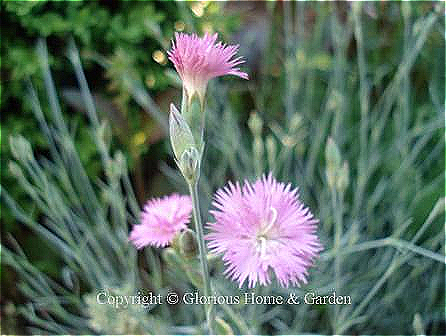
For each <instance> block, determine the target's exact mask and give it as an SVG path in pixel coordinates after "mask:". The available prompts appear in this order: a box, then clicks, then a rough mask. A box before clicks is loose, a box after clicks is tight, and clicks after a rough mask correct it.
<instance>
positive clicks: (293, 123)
mask: <svg viewBox="0 0 446 336" xmlns="http://www.w3.org/2000/svg"><path fill="white" fill-rule="evenodd" d="M1 7H2V22H1V25H2V27H1V28H2V30H1V35H2V36H1V38H2V42H1V44H2V55H1V78H2V82H1V107H2V113H1V167H2V170H1V172H2V177H1V185H2V192H3V190H7V191H8V194H9V195H10V196H11V197H12V198H13V199H14V200H16V201H17V203H19V204H20V205H21V207H22V208H23V209H26V212H27V214H28V215H29V216H30V217H32V218H33V219H34V220H36V221H38V222H42V221H44V218H45V214H44V213H43V212H42V210H41V209H40V208H39V207H38V206H36V204H35V202H34V201H33V199H32V198H31V197H30V196H29V194H28V193H27V192H26V191H25V190H24V188H23V186H22V185H20V184H18V183H17V182H16V178H15V177H14V176H13V174H11V172H10V170H9V169H8V165H9V162H10V161H11V160H12V159H13V156H12V153H11V149H10V146H9V138H10V136H12V135H17V134H21V135H23V136H24V137H26V139H27V140H28V141H29V142H30V143H31V145H32V148H33V151H34V154H35V156H36V157H49V156H50V154H51V153H50V150H49V147H48V143H47V142H46V140H45V137H44V136H43V134H42V131H41V130H40V128H39V125H38V122H37V120H36V118H35V117H34V116H33V113H32V112H31V108H32V106H31V105H32V104H31V103H30V100H29V97H28V88H29V84H30V82H32V84H33V85H34V87H35V89H36V91H37V92H38V94H39V96H40V97H41V98H42V99H41V101H42V109H43V111H44V114H45V116H46V117H47V118H50V119H51V116H50V115H49V112H48V110H49V109H50V108H51V106H50V105H51V104H50V103H49V102H47V99H46V89H45V85H44V79H45V78H44V72H43V71H42V65H41V62H40V61H39V57H40V58H41V55H40V56H39V54H38V52H36V46H37V44H38V40H39V39H41V38H43V39H44V40H45V41H46V45H47V48H48V54H49V65H50V68H51V71H52V74H53V77H54V81H55V84H56V87H57V94H58V96H59V98H60V101H61V103H62V106H63V109H62V111H63V117H64V118H65V120H66V122H67V125H68V126H69V131H70V134H71V135H72V136H73V138H74V139H75V146H76V150H77V152H78V153H79V157H80V160H81V162H82V164H83V166H84V167H85V170H86V173H87V175H88V177H89V178H90V179H91V180H92V181H93V183H96V182H98V180H101V179H103V178H104V177H105V175H106V173H105V168H104V166H103V165H102V163H101V159H100V155H99V153H98V150H97V148H96V146H95V143H94V141H93V139H92V136H91V130H90V128H89V126H88V125H89V119H88V117H87V112H86V107H85V104H84V103H83V101H82V97H81V92H80V90H79V87H78V84H77V80H76V76H75V75H74V72H73V69H72V67H71V66H70V62H69V60H68V58H67V49H68V46H69V43H70V41H74V42H75V44H76V46H77V48H78V50H79V52H80V56H81V60H82V65H83V68H84V71H85V74H86V77H87V81H88V84H89V86H90V90H91V92H92V95H93V98H94V103H95V105H96V108H97V111H98V115H99V118H100V120H101V121H105V122H106V123H107V125H108V126H109V127H108V128H107V130H106V131H104V132H105V133H106V134H105V137H106V138H107V143H109V144H110V149H111V151H112V152H115V151H122V153H123V154H124V156H125V158H126V161H127V163H128V169H129V175H130V179H131V182H132V186H133V189H134V191H135V194H136V199H137V201H138V203H139V205H140V206H141V205H142V204H143V202H144V200H146V199H148V198H150V197H152V196H159V195H164V194H167V193H170V192H172V191H175V190H179V191H181V192H186V188H185V186H184V184H182V183H181V181H180V179H179V176H178V174H177V172H176V171H175V165H174V162H173V160H172V157H171V150H170V144H169V141H168V138H167V137H166V135H167V134H166V120H167V110H168V109H167V107H168V105H169V104H170V103H171V102H175V103H176V104H177V105H178V104H179V101H180V99H181V96H180V95H181V90H180V89H181V83H180V82H179V79H178V76H177V75H176V73H175V72H174V70H173V66H172V65H171V64H170V62H169V61H168V60H167V57H166V50H167V49H168V48H169V47H170V40H171V38H172V37H173V34H174V32H175V31H184V32H198V33H200V34H201V33H203V32H218V33H219V38H220V39H221V40H223V41H225V42H227V43H236V44H240V52H239V54H240V55H243V56H244V57H245V59H246V63H245V64H244V65H243V66H242V68H243V70H244V71H246V72H248V74H249V76H250V81H249V82H247V83H246V82H241V81H238V80H237V79H233V78H224V79H219V80H215V81H213V83H211V85H210V87H209V111H211V114H210V116H208V128H209V129H208V130H207V136H208V139H209V141H208V143H207V145H208V149H207V153H206V155H207V156H206V159H205V160H206V161H205V162H208V163H207V164H206V165H205V167H204V169H205V174H204V175H205V176H204V177H203V180H204V181H203V186H202V189H203V190H204V193H207V195H210V194H211V193H212V191H215V189H216V188H218V187H220V186H222V185H223V184H224V183H225V181H227V180H228V179H243V178H254V177H256V176H259V175H260V174H261V172H263V171H267V170H272V171H274V173H275V174H276V176H277V177H278V178H279V179H282V180H284V181H292V182H293V183H295V184H296V185H299V186H300V188H301V192H302V194H303V196H304V199H305V202H307V203H308V204H309V205H310V207H311V208H313V209H315V211H316V213H317V215H318V217H319V218H321V226H322V228H321V230H322V231H323V233H322V236H323V240H325V241H324V244H325V246H327V247H329V248H331V240H332V237H333V235H334V231H335V229H334V226H335V224H334V223H335V222H336V221H337V219H336V218H335V217H336V216H337V214H333V211H334V210H333V209H332V206H333V207H334V208H337V207H339V204H337V203H336V202H340V204H342V206H343V209H344V211H342V210H341V214H340V216H341V217H345V220H344V221H343V223H344V224H343V225H344V228H345V230H344V233H345V240H343V242H342V244H344V246H349V244H350V243H351V244H354V243H356V242H358V241H367V240H368V239H372V238H373V239H380V238H384V237H387V236H395V235H396V232H399V233H398V234H401V237H402V238H405V239H406V240H410V239H411V237H413V236H414V235H415V234H416V233H417V232H419V231H418V230H419V229H420V227H422V226H423V223H425V222H426V218H427V217H428V216H429V214H431V211H432V209H433V208H434V205H435V204H437V203H436V202H437V201H438V200H439V199H440V197H443V196H444V186H445V183H444V159H445V154H444V102H445V97H444V93H445V85H444V83H445V56H444V50H445V36H444V28H445V27H444V4H443V3H442V2H427V1H426V2H410V3H399V2H365V3H364V4H362V5H353V4H351V3H347V2H336V3H328V2H320V3H317V2H307V3H304V4H295V3H290V2H285V3H284V2H280V1H279V2H275V1H265V2H260V1H259V2H258V1H256V2H235V1H228V2H213V1H203V2H189V1H185V2H173V1H158V2H157V1H153V2H149V1H122V2H107V1H96V2H92V1H70V2H51V1H30V2H25V1H3V2H2V3H1ZM222 13H224V15H222ZM423 34H424V35H423ZM364 111H365V112H364ZM254 112H255V113H254ZM212 113H214V114H212ZM364 114H365V115H367V114H368V117H367V118H368V123H367V125H366V126H364V128H365V129H363V128H362V127H363V126H361V125H364V124H363V123H362V122H363V120H364V119H363V117H364ZM329 136H330V137H332V138H333V139H334V140H335V142H336V143H337V145H338V147H339V148H340V152H341V153H342V160H345V161H346V162H348V165H349V171H348V172H347V175H348V176H349V182H348V185H347V186H346V187H345V188H344V190H341V192H339V190H338V191H333V190H330V186H329V185H328V184H327V178H326V169H325V168H326V167H325V166H326V158H325V156H324V154H325V147H326V146H325V144H326V141H327V138H328V137H329ZM221 157H223V159H222V160H221V161H220V162H217V161H219V160H217V159H220V158H221ZM370 167H372V168H371V169H369V168H370ZM341 189H342V188H341ZM333 192H335V193H336V192H339V195H338V196H334V197H333ZM415 195H416V196H415ZM440 200H441V199H440ZM332 201H333V202H335V203H333V204H332V203H330V202H332ZM443 203H444V201H443ZM203 204H204V206H203V207H204V208H205V209H207V208H208V206H209V204H210V198H209V197H207V198H206V197H205V199H204V202H203ZM440 217H441V216H440ZM409 219H410V223H408V224H407V226H405V227H404V229H403V228H401V227H402V225H403V223H407V221H408V220H409ZM1 221H2V228H1V235H2V244H3V245H5V246H8V247H13V246H15V243H12V240H14V241H16V242H17V243H18V244H19V245H20V246H21V247H22V249H23V251H24V252H25V253H26V255H27V256H28V258H29V260H30V261H31V263H32V264H33V265H34V266H36V267H37V269H38V270H39V271H41V272H43V273H45V274H47V275H49V276H50V277H52V278H54V279H56V281H62V280H61V279H62V277H63V276H62V274H61V272H60V269H61V267H62V266H63V265H64V261H63V258H61V257H60V256H59V253H58V251H57V250H55V249H53V248H42V247H43V246H48V243H47V242H46V241H45V240H44V239H42V238H41V237H40V236H38V235H36V234H35V233H34V232H33V231H32V230H30V229H29V228H28V227H25V226H22V225H20V224H19V222H18V221H17V219H16V218H15V217H14V215H13V213H12V212H11V211H10V209H9V207H6V206H4V203H3V202H2V209H1ZM130 224H132V223H130ZM399 228H400V229H399ZM399 230H400V231H401V232H400V231H399ZM442 230H443V231H442ZM441 232H443V235H441ZM11 237H14V238H13V239H12V240H11V239H10V238H11ZM358 237H360V238H358ZM438 237H441V238H440V240H438ZM420 240H421V242H420V244H423V243H424V244H425V246H426V248H427V249H430V250H434V251H437V252H438V253H443V254H444V218H443V217H441V218H435V220H434V221H433V224H432V225H430V227H429V229H428V230H424V229H423V234H422V235H421V236H420ZM329 248H328V252H330V251H331V250H330V249H329ZM336 251H337V250H336ZM328 252H327V253H328ZM157 253H158V252H155V254H156V255H158V254H157ZM328 254H329V253H328ZM328 254H327V255H328ZM372 255H373V254H372ZM327 258H328V257H327ZM357 258H358V259H357V260H353V259H354V258H352V260H351V261H349V262H351V265H349V266H347V265H346V266H345V271H346V273H347V274H350V273H351V274H356V273H355V272H358V269H359V266H358V265H356V264H355V263H361V260H363V259H361V258H359V257H357ZM374 258H375V259H372V260H378V259H380V258H383V260H386V259H385V258H389V260H390V258H391V257H390V254H389V255H379V254H376V255H374ZM158 259H159V256H158ZM349 262H346V264H348V263H349ZM418 262H420V261H419V260H418V259H416V260H415V259H414V261H413V263H415V264H416V263H418ZM420 263H422V262H420ZM371 264H372V265H374V266H375V267H376V269H381V267H384V266H382V265H378V263H377V264H374V263H373V262H371ZM409 264H410V263H409ZM355 265H356V266H355ZM387 266H388V265H387ZM405 266H407V265H405ZM405 266H404V267H405ZM412 266H413V268H410V267H409V266H408V269H407V273H410V274H412V275H413V277H414V278H416V279H417V280H416V281H421V282H423V280H420V279H419V278H417V277H418V276H419V273H420V272H421V273H423V272H426V273H425V274H427V278H428V279H429V278H430V277H431V276H435V277H438V274H441V268H440V267H439V266H438V265H436V264H434V265H433V266H432V269H431V268H429V269H427V270H422V269H421V268H416V267H415V266H414V265H412ZM324 267H325V266H323V267H322V266H321V267H320V269H319V270H320V271H321V272H322V270H323V269H324ZM426 267H427V266H426ZM429 267H430V266H429ZM442 267H443V268H442V269H443V276H444V265H443V266H442ZM1 272H2V275H1V276H2V297H1V309H2V310H1V314H2V315H1V317H2V332H5V333H21V332H23V331H24V330H25V329H24V328H25V325H27V324H28V323H29V322H26V320H25V319H24V318H23V316H22V315H20V314H18V311H17V307H18V306H19V305H20V304H22V303H25V302H28V298H27V296H26V295H23V292H21V291H20V290H19V288H18V286H17V283H18V281H19V278H20V277H19V276H18V274H17V272H16V271H15V270H14V269H13V268H11V267H4V266H3V265H2V269H1ZM411 272H412V273H411ZM377 273H379V272H378V271H377ZM414 273H416V274H414ZM327 274H331V273H329V272H328V273H327ZM359 274H361V272H359ZM402 274H405V273H404V272H403V273H402ZM327 276H328V275H327ZM314 277H315V278H316V277H317V275H315V276H314ZM440 277H442V276H441V275H440ZM376 279H379V278H376ZM376 279H375V278H373V279H365V280H364V279H363V280H364V282H363V287H361V288H360V290H359V291H358V293H361V295H365V294H364V292H367V291H368V290H370V288H372V284H373V283H375V282H376V281H377V280H376ZM436 279H437V280H438V278H436ZM400 280H401V279H400ZM327 281H328V280H327ZM345 281H346V282H348V280H347V279H346V280H345ZM416 281H415V280H414V282H410V283H407V284H406V283H404V285H401V286H400V287H398V285H397V283H398V279H395V281H394V282H395V283H394V284H393V285H394V286H395V288H397V289H398V290H399V291H404V290H407V289H408V288H412V289H413V288H417V286H421V285H419V284H418V285H417V284H416ZM401 283H402V282H401ZM366 284H369V285H368V287H367V285H366ZM314 286H316V284H314ZM321 286H330V284H329V283H328V282H325V283H324V282H323V281H321ZM432 286H433V285H432ZM358 287H359V286H358ZM389 288H393V287H392V286H390V285H389ZM423 288H424V287H423ZM426 288H428V289H426V291H429V290H431V292H430V293H431V294H430V295H431V296H429V298H430V299H429V300H431V302H430V304H429V305H427V306H428V307H429V308H426V309H430V310H429V312H428V313H427V312H425V315H423V316H424V317H426V320H425V324H424V327H423V328H425V330H427V331H429V329H428V328H431V329H430V330H431V331H432V330H433V331H436V332H438V331H439V330H444V329H441V328H444V277H443V278H442V279H440V280H438V281H437V282H436V287H429V285H426ZM429 288H430V289H429ZM438 289H440V291H439V292H437V291H438ZM441 289H443V292H441ZM381 290H384V289H381ZM432 290H433V294H432ZM85 291H86V290H85ZM384 291H385V290H384ZM386 293H387V292H386ZM423 293H424V292H423ZM358 295H360V294H358ZM380 295H384V294H382V293H381V294H380ZM394 295H396V296H397V295H398V294H395V293H394ZM423 295H424V294H423ZM388 300H389V301H388V302H387V303H386V304H390V302H394V301H392V300H391V299H390V298H389V299H388ZM405 300H406V301H405ZM407 300H408V298H407V297H405V299H404V300H403V299H401V302H407ZM396 301H398V300H396ZM378 302H379V300H378ZM420 305H421V304H420ZM375 306H376V305H375ZM431 307H435V309H433V308H431ZM375 308H376V307H375ZM414 310H416V311H417V312H418V311H419V312H420V313H422V311H423V308H422V307H416V308H414ZM387 312H388V311H387ZM442 312H443V315H442ZM374 313H376V311H375V310H374V309H371V310H370V311H369V312H368V315H367V314H365V315H366V316H371V315H373V314H374ZM293 314H294V313H293ZM330 314H331V311H328V312H326V311H324V310H323V308H321V309H320V310H319V311H317V312H313V313H312V315H311V316H312V317H313V318H314V319H315V320H316V321H318V320H319V321H320V325H321V329H320V330H322V331H318V330H317V329H316V327H315V325H317V323H315V324H311V323H309V324H308V325H306V326H305V327H304V328H303V329H301V327H302V326H299V327H297V325H295V324H293V323H295V322H292V321H293V320H292V319H291V318H288V319H286V318H285V319H274V316H275V315H274V314H273V313H271V316H273V317H271V318H270V319H269V320H267V321H265V322H262V323H260V322H259V324H258V326H257V327H256V328H257V329H254V330H255V331H256V332H259V333H265V332H266V333H270V332H275V333H277V332H279V333H284V332H285V333H286V332H293V331H296V330H305V331H309V332H316V333H317V332H321V333H322V332H324V331H325V332H334V331H335V330H338V329H336V328H335V327H334V326H333V324H332V325H330V323H332V322H330V321H329V319H328V318H327V317H326V315H330ZM347 314H348V313H347V312H346V313H345V315H347ZM404 314H405V313H401V315H404ZM410 314H412V315H410ZM410 314H409V313H408V314H407V319H403V318H402V317H401V316H399V315H398V316H397V317H395V320H391V318H390V317H389V320H390V321H383V326H382V329H379V328H378V329H377V327H376V323H378V322H376V321H378V320H379V317H376V318H374V319H371V320H373V321H374V322H369V324H367V323H366V324H365V326H364V325H362V326H361V325H360V326H359V327H358V329H354V328H353V329H347V330H349V331H353V332H361V331H362V330H366V331H367V332H374V331H376V330H379V332H383V330H385V329H386V328H389V329H388V330H390V332H397V331H401V332H402V333H404V332H413V328H412V326H411V325H410V323H411V322H412V321H413V312H412V311H411V313H410ZM161 315H162V314H161ZM162 316H164V315H162ZM293 316H297V315H293ZM177 322H178V323H177V324H181V322H179V321H177ZM296 323H297V322H296ZM302 323H303V322H302ZM386 323H387V324H386ZM363 327H364V328H365V329H362V328H363ZM399 327H401V329H399ZM293 328H294V329H293ZM367 328H369V329H367Z"/></svg>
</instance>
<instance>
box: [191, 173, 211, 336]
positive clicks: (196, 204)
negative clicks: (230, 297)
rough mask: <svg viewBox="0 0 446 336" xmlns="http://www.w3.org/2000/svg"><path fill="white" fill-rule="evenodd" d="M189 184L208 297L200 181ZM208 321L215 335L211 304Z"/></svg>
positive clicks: (209, 281)
mask: <svg viewBox="0 0 446 336" xmlns="http://www.w3.org/2000/svg"><path fill="white" fill-rule="evenodd" d="M188 184H189V192H190V195H191V197H192V205H193V213H194V222H195V231H196V233H197V238H198V250H199V253H200V263H201V271H202V273H203V283H204V286H203V287H204V295H205V296H206V297H207V296H209V295H210V294H211V279H210V277H209V270H208V263H207V259H206V255H207V253H206V246H205V244H204V233H203V225H202V223H201V215H200V204H199V199H198V179H195V181H190V182H188ZM209 301H211V300H209ZM206 320H207V324H208V329H209V334H213V333H214V328H213V325H214V321H215V312H214V309H213V307H212V303H209V304H207V306H206Z"/></svg>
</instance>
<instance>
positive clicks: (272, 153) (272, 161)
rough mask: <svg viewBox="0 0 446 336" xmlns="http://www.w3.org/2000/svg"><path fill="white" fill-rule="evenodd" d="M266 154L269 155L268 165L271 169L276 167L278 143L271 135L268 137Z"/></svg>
mask: <svg viewBox="0 0 446 336" xmlns="http://www.w3.org/2000/svg"><path fill="white" fill-rule="evenodd" d="M266 154H267V157H268V165H269V168H270V169H274V167H275V165H276V156H277V145H276V140H274V138H273V137H272V136H271V135H268V136H267V137H266Z"/></svg>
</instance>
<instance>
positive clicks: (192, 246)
mask: <svg viewBox="0 0 446 336" xmlns="http://www.w3.org/2000/svg"><path fill="white" fill-rule="evenodd" d="M179 245H180V253H181V255H182V256H183V257H184V258H186V259H191V258H194V257H196V256H197V255H198V244H197V238H196V236H195V232H194V231H192V230H191V229H186V230H185V231H183V232H182V233H181V234H180V241H179Z"/></svg>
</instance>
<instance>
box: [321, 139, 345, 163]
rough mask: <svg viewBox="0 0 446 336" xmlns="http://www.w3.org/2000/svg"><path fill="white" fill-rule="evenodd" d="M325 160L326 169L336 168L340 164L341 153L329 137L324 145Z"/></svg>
mask: <svg viewBox="0 0 446 336" xmlns="http://www.w3.org/2000/svg"><path fill="white" fill-rule="evenodd" d="M325 160H326V161H327V169H334V170H337V169H338V168H339V167H340V166H341V153H340V152H339V148H338V146H337V145H336V143H335V142H334V141H333V139H332V138H331V137H330V138H328V140H327V145H326V146H325Z"/></svg>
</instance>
